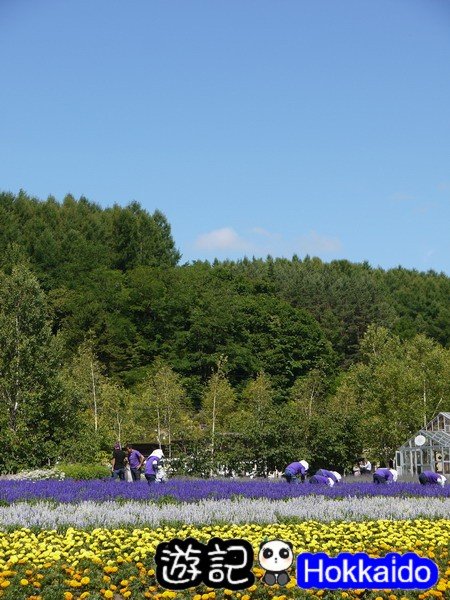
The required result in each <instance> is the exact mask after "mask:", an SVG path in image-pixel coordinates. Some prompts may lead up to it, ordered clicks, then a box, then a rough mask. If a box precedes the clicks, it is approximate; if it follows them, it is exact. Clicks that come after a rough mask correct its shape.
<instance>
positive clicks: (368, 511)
mask: <svg viewBox="0 0 450 600" xmlns="http://www.w3.org/2000/svg"><path fill="white" fill-rule="evenodd" d="M0 501H1V504H2V506H0V530H2V531H0V598H1V599H5V600H59V599H64V600H75V599H85V598H88V599H89V600H100V599H104V598H111V599H112V600H124V599H125V598H131V599H136V600H142V599H144V598H155V599H156V600H162V599H164V598H178V599H180V600H209V599H211V600H213V599H217V600H225V599H226V598H229V599H236V600H263V599H266V598H272V599H273V600H289V599H290V598H294V599H299V600H300V599H304V598H310V597H316V598H320V597H322V598H325V599H328V598H329V599H333V600H335V599H337V598H341V599H342V598H348V599H356V598H362V599H363V600H376V599H378V600H381V599H383V600H405V599H413V598H419V600H424V599H425V598H428V597H435V598H442V599H443V600H445V599H446V598H450V568H449V565H450V548H449V540H450V519H448V518H446V517H447V516H448V515H450V486H446V487H445V488H443V489H442V488H441V487H440V486H421V485H420V484H416V483H397V484H394V485H390V486H388V485H386V486H381V485H380V486H376V485H373V484H371V483H366V482H362V483H360V482H357V483H353V482H352V483H342V484H340V485H338V486H335V487H334V488H327V487H325V486H313V485H310V484H308V483H306V484H304V485H288V484H286V483H285V482H280V481H246V482H244V481H233V480H225V481H217V480H215V481H214V480H212V481H211V480H210V481H204V480H183V481H182V480H179V481H177V480H172V481H169V482H168V483H166V484H164V485H154V486H152V487H149V486H148V485H147V484H146V483H145V482H141V483H136V484H126V483H122V482H114V481H111V480H110V479H108V480H103V481H74V480H66V481H64V482H62V481H35V482H31V481H4V480H3V481H0ZM405 519H407V520H405ZM188 537H193V538H195V539H197V540H198V541H201V542H205V543H206V542H208V541H209V540H210V539H211V538H213V537H219V538H222V539H234V538H242V539H245V540H247V541H249V542H250V543H251V544H252V546H253V548H254V551H255V556H256V554H257V550H258V547H259V544H260V542H261V541H263V540H268V539H277V538H279V539H283V540H290V541H291V542H292V543H293V545H294V552H295V554H298V553H301V552H304V551H309V552H318V551H323V552H326V553H328V554H330V555H336V554H338V553H339V552H341V551H350V552H358V551H363V552H367V553H368V554H370V555H371V556H373V557H376V556H383V555H384V554H386V553H388V552H392V551H396V552H399V553H406V552H408V551H413V552H416V553H418V554H420V555H423V556H427V557H430V558H433V559H434V560H435V561H436V562H437V564H438V566H439V569H440V580H439V583H438V584H437V585H436V586H435V587H434V588H433V589H431V590H428V591H425V592H422V593H419V592H414V591H411V592H395V591H393V590H384V591H367V590H365V591H364V590H348V591H344V592H341V591H335V592H331V591H323V590H316V591H314V590H309V591H304V590H301V589H299V588H298V587H297V585H296V582H295V580H294V575H295V568H294V567H292V568H291V580H290V582H289V583H288V584H287V585H286V586H285V587H279V586H273V587H270V586H267V585H265V584H264V583H263V582H262V581H260V580H259V579H260V578H261V576H262V574H263V571H262V570H261V569H260V568H258V565H257V563H255V566H254V569H253V570H254V573H255V576H256V581H255V584H254V585H252V586H251V587H249V588H248V589H245V590H242V591H238V592H233V591H231V590H226V589H225V590H224V589H218V590H213V589H211V588H206V587H205V586H204V585H203V584H202V585H200V586H198V587H196V588H191V589H189V590H183V591H179V592H175V591H171V590H166V589H164V588H162V587H161V586H160V585H159V584H158V582H157V581H156V579H155V563H154V557H155V551H156V547H157V545H158V544H159V543H160V542H162V541H170V540H173V539H174V538H182V539H183V538H188Z"/></svg>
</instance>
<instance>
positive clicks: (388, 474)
mask: <svg viewBox="0 0 450 600" xmlns="http://www.w3.org/2000/svg"><path fill="white" fill-rule="evenodd" d="M397 477H398V473H397V471H396V470H395V469H377V470H376V471H375V473H374V474H373V482H374V483H394V482H395V481H397Z"/></svg>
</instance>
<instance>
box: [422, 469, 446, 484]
mask: <svg viewBox="0 0 450 600" xmlns="http://www.w3.org/2000/svg"><path fill="white" fill-rule="evenodd" d="M419 481H420V483H421V484H422V485H433V484H436V483H438V484H439V485H442V487H444V485H445V482H446V481H447V478H446V477H444V476H443V475H442V474H441V473H434V471H422V473H421V474H420V475H419Z"/></svg>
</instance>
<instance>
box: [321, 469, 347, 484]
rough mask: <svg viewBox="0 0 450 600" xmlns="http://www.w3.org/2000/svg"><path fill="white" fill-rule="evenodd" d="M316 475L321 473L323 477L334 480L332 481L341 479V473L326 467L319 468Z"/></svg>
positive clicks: (335, 481)
mask: <svg viewBox="0 0 450 600" xmlns="http://www.w3.org/2000/svg"><path fill="white" fill-rule="evenodd" d="M316 475H322V476H324V477H329V478H330V479H332V480H333V481H334V483H339V482H340V480H341V479H342V477H341V475H340V474H339V473H338V472H337V471H328V470H327V469H319V470H318V471H317V473H316Z"/></svg>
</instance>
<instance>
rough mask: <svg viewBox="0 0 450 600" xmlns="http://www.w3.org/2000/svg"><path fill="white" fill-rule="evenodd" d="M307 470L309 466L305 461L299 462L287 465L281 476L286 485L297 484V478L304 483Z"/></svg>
mask: <svg viewBox="0 0 450 600" xmlns="http://www.w3.org/2000/svg"><path fill="white" fill-rule="evenodd" d="M308 469H309V464H308V463H307V462H306V460H300V461H299V462H293V463H291V464H290V465H288V466H287V467H286V469H285V471H284V473H283V475H282V477H285V478H286V481H287V482H288V483H298V478H299V477H300V479H301V480H302V482H303V481H305V477H306V472H307V470H308Z"/></svg>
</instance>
